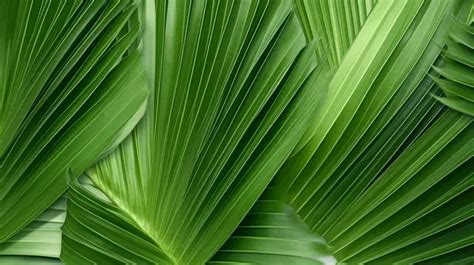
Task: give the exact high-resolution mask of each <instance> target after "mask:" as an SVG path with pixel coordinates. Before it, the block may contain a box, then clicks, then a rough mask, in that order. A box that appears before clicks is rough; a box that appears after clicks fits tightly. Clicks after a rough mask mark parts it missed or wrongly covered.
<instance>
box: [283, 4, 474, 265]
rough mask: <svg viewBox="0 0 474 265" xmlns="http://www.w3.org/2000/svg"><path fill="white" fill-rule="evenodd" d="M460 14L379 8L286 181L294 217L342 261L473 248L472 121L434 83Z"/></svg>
mask: <svg viewBox="0 0 474 265" xmlns="http://www.w3.org/2000/svg"><path fill="white" fill-rule="evenodd" d="M458 3H460V2H458ZM455 5H456V2H455V1H383V4H382V3H378V4H377V5H376V6H375V7H374V9H373V10H372V12H371V14H370V15H369V17H368V18H367V20H366V22H365V24H364V26H363V27H362V29H361V30H360V32H359V34H358V36H357V37H356V39H355V41H354V43H353V44H352V46H351V48H350V49H349V50H348V52H347V54H346V55H345V57H344V59H343V61H342V63H341V65H340V66H339V68H338V70H337V72H336V73H335V75H334V77H333V79H332V80H331V83H330V86H329V92H328V97H327V99H326V101H325V103H324V104H323V106H322V110H320V111H319V112H318V114H317V119H316V120H315V122H314V124H313V128H314V129H313V130H312V134H311V137H308V138H307V139H309V140H308V141H307V142H302V143H301V144H300V146H301V149H298V150H300V151H299V152H297V153H296V154H295V155H294V156H293V157H292V158H291V159H290V160H289V162H287V163H286V164H285V165H284V167H283V169H282V170H281V171H280V173H279V178H280V179H281V180H282V183H283V184H282V186H283V187H286V188H287V190H288V192H289V194H290V196H289V202H290V205H291V206H293V207H294V208H295V210H296V211H297V214H298V215H300V216H301V217H302V219H303V220H304V221H305V222H306V223H308V224H309V225H310V227H312V229H313V231H314V232H316V233H318V234H320V235H321V236H322V237H323V238H324V239H325V240H326V241H328V244H329V245H330V247H331V248H332V249H333V250H334V254H335V256H336V258H337V259H338V261H341V262H348V263H361V262H362V263H366V262H373V263H374V264H390V263H394V262H401V263H412V262H420V261H424V260H426V261H428V260H433V261H434V260H436V258H435V257H436V256H440V257H441V256H443V255H444V257H445V258H446V257H453V258H454V257H455V256H456V255H459V252H458V249H469V246H470V245H471V244H472V243H473V240H474V237H473V235H474V234H473V231H474V230H472V225H473V219H472V214H473V213H472V199H470V197H472V196H470V195H471V194H472V184H473V183H472V176H473V169H472V155H473V153H472V150H474V148H473V147H474V142H473V139H472V134H473V132H474V131H473V130H474V128H473V127H472V117H469V116H467V115H463V114H461V113H456V112H454V111H451V110H448V109H447V108H445V107H443V106H442V105H441V104H439V103H437V102H436V100H435V99H434V98H433V97H432V96H431V93H435V94H439V88H437V87H436V85H435V84H434V81H433V80H432V79H431V77H430V76H429V75H428V74H427V73H428V72H429V71H430V68H431V66H432V64H433V63H434V62H435V61H436V59H437V57H438V55H439V54H440V49H441V48H442V44H443V43H444V42H445V40H446V36H447V35H448V32H449V23H448V22H449V20H450V19H451V16H452V12H453V10H456V8H455ZM313 15H314V14H313ZM471 256H472V255H471ZM459 260H469V257H468V256H466V255H464V256H463V255H459ZM452 261H455V260H452Z"/></svg>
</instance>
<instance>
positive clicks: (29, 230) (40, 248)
mask: <svg viewBox="0 0 474 265" xmlns="http://www.w3.org/2000/svg"><path fill="white" fill-rule="evenodd" d="M66 200H67V198H66V196H64V195H63V196H61V197H60V198H59V199H58V200H57V201H56V202H55V203H54V204H53V205H51V206H50V207H49V208H48V209H47V210H46V211H44V212H43V213H42V214H41V215H40V216H38V217H37V218H36V219H35V220H34V221H33V222H31V223H30V224H29V225H28V226H26V227H25V228H23V229H22V230H21V231H20V232H18V233H17V234H15V235H14V236H13V237H11V238H9V239H8V240H7V241H5V242H3V243H1V244H0V264H30V263H31V264H58V263H60V260H59V254H60V253H61V226H62V225H63V223H64V220H65V218H66Z"/></svg>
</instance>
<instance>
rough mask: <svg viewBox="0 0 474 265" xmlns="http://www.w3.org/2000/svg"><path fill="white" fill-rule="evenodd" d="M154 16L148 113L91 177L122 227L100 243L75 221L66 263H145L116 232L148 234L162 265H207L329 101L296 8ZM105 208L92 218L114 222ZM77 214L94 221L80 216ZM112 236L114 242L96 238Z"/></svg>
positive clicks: (190, 8) (166, 8)
mask: <svg viewBox="0 0 474 265" xmlns="http://www.w3.org/2000/svg"><path fill="white" fill-rule="evenodd" d="M155 4H156V6H155ZM146 5H147V6H146V7H145V10H144V12H143V13H144V14H145V15H147V14H148V17H145V19H144V20H145V21H147V23H148V24H147V25H148V27H147V28H146V29H145V43H144V44H145V47H144V49H145V50H147V51H148V52H149V54H154V55H155V57H154V58H153V59H150V58H145V63H146V65H147V71H148V73H149V74H150V75H151V76H150V77H149V80H148V81H149V82H150V84H151V87H152V89H151V93H150V94H151V97H150V99H149V104H148V107H147V114H146V115H145V118H144V120H143V121H142V122H141V123H140V124H139V125H138V127H137V129H136V130H135V131H134V132H133V133H132V135H131V136H130V137H129V138H128V139H127V140H126V141H125V142H124V143H123V144H122V145H121V146H120V147H119V148H118V150H117V151H115V152H114V153H112V154H111V155H110V156H109V157H107V158H106V159H104V160H103V161H101V162H100V163H98V164H97V166H95V167H93V168H92V169H90V170H88V171H87V175H89V176H90V178H91V180H92V182H93V183H94V185H95V186H96V187H97V189H98V190H100V191H101V192H103V193H104V194H105V195H106V196H107V197H108V198H110V202H108V205H109V206H110V205H114V206H113V208H114V210H113V213H114V215H116V216H119V217H120V218H119V217H113V218H111V219H107V221H108V222H107V223H106V224H102V222H101V223H100V224H97V227H95V226H91V227H90V228H91V229H92V230H91V231H89V232H90V233H96V234H97V235H96V236H95V237H92V236H91V237H82V236H81V231H82V230H84V229H85V228H84V227H80V226H78V225H75V224H74V223H75V221H74V219H73V217H71V218H67V220H66V224H65V238H67V241H64V246H66V247H63V252H62V254H61V257H62V258H63V259H64V260H65V261H66V262H68V261H74V260H75V259H77V258H79V259H81V257H80V256H82V257H84V258H87V259H89V261H100V260H110V259H114V260H115V261H116V262H126V260H133V259H134V258H132V256H133V255H135V256H140V255H141V254H140V253H141V252H140V250H139V248H138V249H137V248H136V247H135V246H134V245H133V244H130V242H129V241H128V238H129V236H130V234H126V233H125V232H124V233H122V239H120V240H119V242H118V241H117V240H118V234H117V235H115V234H111V233H106V231H112V230H113V229H112V227H117V226H119V225H126V226H127V227H130V226H132V227H134V228H133V229H139V230H140V231H142V234H143V235H146V236H147V237H149V238H150V240H151V242H152V243H153V246H154V247H155V248H156V249H158V250H156V251H155V252H156V253H164V254H165V255H166V256H165V258H163V259H168V260H170V261H172V262H173V263H185V264H200V263H203V262H206V261H207V260H209V259H210V258H211V257H212V256H213V255H214V253H215V252H216V251H218V249H219V248H220V247H221V245H222V244H223V243H224V242H225V241H226V240H227V239H228V238H229V237H230V235H231V234H232V232H233V231H234V230H235V228H236V227H237V226H238V225H239V223H240V221H241V220H242V219H243V218H244V217H245V215H246V213H247V212H248V211H249V210H250V208H251V207H252V205H253V204H254V203H255V201H256V200H257V199H258V197H259V196H260V195H261V193H262V192H263V191H264V189H265V187H266V186H267V185H268V183H269V182H270V181H271V179H272V178H273V177H274V175H275V174H276V172H277V171H278V169H279V168H280V167H281V165H282V164H283V162H284V161H285V160H286V159H287V158H288V156H289V155H290V153H291V151H292V150H293V149H294V147H295V145H296V144H297V142H298V141H299V139H300V138H301V137H302V135H303V133H304V132H305V130H306V129H307V127H308V122H309V120H310V119H311V117H312V114H313V113H314V111H315V109H316V107H317V106H318V102H319V101H320V100H321V99H322V98H323V97H324V95H325V86H319V85H318V84H319V82H320V81H321V80H323V79H325V78H327V75H326V74H324V73H325V70H324V68H323V67H320V66H318V64H317V60H316V55H315V53H314V49H315V48H314V45H315V43H314V42H313V43H311V44H310V45H309V47H307V48H306V49H305V46H306V45H307V43H306V40H305V38H304V34H303V32H302V30H301V28H300V26H299V23H298V20H297V18H296V17H295V15H294V14H293V12H292V2H291V1H270V0H266V1H194V2H190V1H156V2H153V1H148V2H147V3H146ZM150 9H151V10H155V11H156V14H155V16H154V18H155V19H154V20H155V22H154V23H152V22H151V21H150V17H149V15H150V13H151V12H150ZM153 32H155V33H156V36H154V34H153ZM73 192H77V194H78V195H79V194H80V195H81V196H84V197H90V196H91V195H90V194H88V193H86V192H85V191H83V190H80V189H77V191H73ZM71 197H72V196H71ZM94 201H95V199H94ZM71 205H73V204H71ZM109 206H107V207H106V206H102V207H103V208H104V209H96V210H97V211H96V212H95V215H96V216H105V215H110V214H109V213H108V212H110V211H112V210H106V209H108V208H110V207H112V206H110V207H109ZM72 211H73V212H72V213H71V215H73V214H74V215H75V216H76V217H75V218H82V217H86V216H87V214H86V213H85V212H81V211H84V208H76V209H74V210H72ZM94 211H95V210H94ZM80 216H82V217H80ZM104 220H105V219H104ZM91 222H92V220H91ZM128 224H130V225H128ZM101 225H103V226H102V227H107V229H110V230H106V229H105V228H99V226H101ZM119 227H123V226H119ZM125 230H126V229H125ZM126 231H130V230H126ZM108 236H111V237H112V236H117V239H116V240H111V239H108V242H103V241H96V240H95V239H94V238H96V237H100V238H107V237H108ZM112 242H114V243H112ZM99 249H100V250H99ZM126 253H129V254H130V256H122V254H123V255H125V254H126ZM156 253H155V255H158V254H156ZM127 255H128V254H127ZM147 257H148V256H147ZM81 260H83V259H81ZM149 260H153V261H156V260H157V259H154V258H149ZM83 261H84V262H87V261H86V260H83Z"/></svg>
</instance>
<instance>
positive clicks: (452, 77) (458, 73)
mask: <svg viewBox="0 0 474 265" xmlns="http://www.w3.org/2000/svg"><path fill="white" fill-rule="evenodd" d="M459 8H460V11H458V12H457V13H458V15H457V17H454V15H453V18H452V21H451V31H450V33H449V40H448V42H447V44H446V46H447V49H446V50H445V51H444V61H443V65H441V66H437V67H435V69H436V71H437V72H438V73H439V74H440V75H441V78H437V79H436V80H437V83H438V85H439V86H440V87H441V89H442V90H443V92H444V94H445V95H446V96H445V97H437V99H438V100H439V101H441V102H442V103H443V104H445V105H446V106H448V107H451V108H453V109H455V110H457V111H460V112H463V113H465V114H467V115H471V116H474V78H473V76H474V51H473V50H474V26H473V25H472V21H473V19H474V13H473V12H472V9H473V3H472V1H465V2H464V3H463V4H462V5H460V7H459Z"/></svg>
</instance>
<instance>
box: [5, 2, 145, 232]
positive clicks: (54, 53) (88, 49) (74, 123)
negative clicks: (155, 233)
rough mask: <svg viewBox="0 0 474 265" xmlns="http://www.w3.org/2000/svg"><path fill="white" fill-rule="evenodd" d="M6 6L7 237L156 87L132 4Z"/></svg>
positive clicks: (127, 125) (102, 149)
mask: <svg viewBox="0 0 474 265" xmlns="http://www.w3.org/2000/svg"><path fill="white" fill-rule="evenodd" d="M0 5H1V6H0V13H1V14H0V17H1V18H2V25H1V26H0V28H1V29H0V30H1V31H2V34H1V36H2V38H1V39H0V47H1V48H0V56H1V57H2V58H3V59H2V60H1V66H2V70H1V71H0V72H1V77H0V80H1V87H0V92H1V93H0V94H1V99H0V102H1V107H0V139H1V140H0V141H1V143H0V153H2V156H1V157H0V165H1V167H0V220H2V222H1V223H0V241H5V240H7V239H8V238H9V237H11V236H12V235H13V234H15V233H16V232H17V231H19V230H20V229H21V228H23V227H25V226H26V225H28V223H30V222H31V221H32V220H33V219H34V218H36V217H37V216H38V215H39V214H41V212H43V211H44V210H45V209H46V208H48V206H50V205H51V204H52V203H53V202H54V201H55V200H57V199H58V198H59V197H60V196H61V194H63V193H64V192H65V190H66V189H67V181H68V178H75V177H77V176H79V175H80V174H81V173H82V172H83V171H84V170H85V169H87V168H88V167H90V166H91V165H92V164H93V163H94V162H95V161H96V160H98V159H99V157H100V156H101V155H104V154H105V153H107V152H108V151H110V150H111V148H113V146H116V145H117V144H118V142H119V141H120V140H122V139H123V137H125V136H126V135H127V134H128V133H129V132H130V131H131V130H132V128H133V127H134V125H135V124H136V123H137V122H138V120H139V119H140V117H141V116H142V115H143V112H144V110H145V108H144V105H145V103H146V96H147V93H148V92H147V89H146V77H145V73H144V70H143V68H142V67H141V63H140V56H139V52H138V50H137V49H136V48H137V46H136V44H137V38H138V37H139V33H140V28H139V24H138V21H137V16H136V15H135V16H134V15H133V14H134V13H135V14H136V8H137V7H136V5H134V4H133V3H129V2H128V1H84V2H79V1H2V2H1V3H0ZM4 18H6V19H4ZM133 21H135V22H133ZM127 23H128V24H127ZM26 208H28V211H25V209H26Z"/></svg>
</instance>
